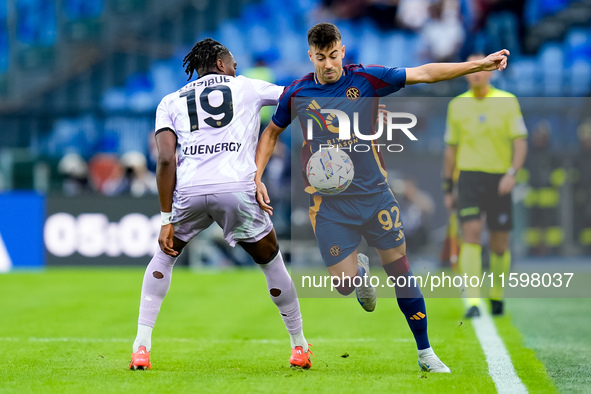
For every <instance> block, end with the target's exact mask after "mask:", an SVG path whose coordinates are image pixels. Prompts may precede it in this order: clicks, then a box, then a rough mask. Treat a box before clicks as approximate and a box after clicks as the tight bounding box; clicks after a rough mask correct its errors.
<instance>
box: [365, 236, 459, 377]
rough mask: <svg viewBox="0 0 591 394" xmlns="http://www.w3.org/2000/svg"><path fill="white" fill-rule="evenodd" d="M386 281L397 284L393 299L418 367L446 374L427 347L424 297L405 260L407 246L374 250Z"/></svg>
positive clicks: (440, 363) (435, 356)
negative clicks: (407, 330) (412, 342)
mask: <svg viewBox="0 0 591 394" xmlns="http://www.w3.org/2000/svg"><path fill="white" fill-rule="evenodd" d="M376 251H377V252H378V255H379V256H380V261H381V263H382V267H383V268H384V271H386V274H387V275H388V278H389V279H388V280H391V281H393V282H394V283H396V287H395V289H396V300H397V301H398V306H399V307H400V310H401V311H402V313H403V314H404V316H405V318H406V322H407V323H408V326H409V328H410V330H411V331H412V334H413V336H414V338H415V342H416V344H417V353H418V356H419V366H420V367H421V369H422V370H424V371H429V372H443V373H449V372H451V371H450V369H449V368H448V367H447V366H446V365H445V364H444V363H443V362H442V361H441V360H440V359H439V357H437V355H436V354H435V352H434V351H433V349H432V348H431V345H430V344H429V334H428V332H427V307H426V305H425V298H424V297H423V293H422V292H421V289H420V287H419V286H418V283H417V282H416V280H415V279H413V278H412V277H413V273H412V270H411V268H410V264H409V262H408V258H407V257H406V243H402V244H401V245H399V246H396V247H394V248H390V249H376Z"/></svg>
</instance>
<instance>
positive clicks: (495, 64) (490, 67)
mask: <svg viewBox="0 0 591 394" xmlns="http://www.w3.org/2000/svg"><path fill="white" fill-rule="evenodd" d="M509 55H510V53H509V51H508V50H507V49H502V50H500V51H498V52H495V53H491V54H490V55H488V56H487V57H485V58H484V59H482V71H494V70H499V71H503V70H504V69H506V68H507V56H509Z"/></svg>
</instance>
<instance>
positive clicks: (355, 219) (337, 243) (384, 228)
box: [310, 189, 404, 267]
mask: <svg viewBox="0 0 591 394" xmlns="http://www.w3.org/2000/svg"><path fill="white" fill-rule="evenodd" d="M310 221H311V222H312V227H313V228H314V233H315V234H316V241H317V242H318V247H319V248H320V254H321V255H322V259H323V260H324V263H325V264H326V266H327V267H330V266H331V265H335V264H337V263H338V262H340V261H342V260H343V259H344V258H345V257H347V256H349V255H350V254H351V253H353V251H354V250H355V249H357V247H358V246H359V242H361V237H362V236H363V238H365V240H366V241H367V244H368V245H369V246H371V247H374V248H377V249H384V250H385V249H391V248H395V247H397V246H400V245H402V244H403V243H404V233H403V232H402V228H403V226H402V219H401V218H400V206H399V205H398V202H397V201H396V199H395V198H394V195H393V194H392V192H391V191H390V190H389V189H388V190H384V191H383V192H379V193H373V194H362V195H355V196H351V195H345V196H310Z"/></svg>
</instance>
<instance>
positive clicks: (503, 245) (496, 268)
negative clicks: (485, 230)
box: [490, 231, 511, 315]
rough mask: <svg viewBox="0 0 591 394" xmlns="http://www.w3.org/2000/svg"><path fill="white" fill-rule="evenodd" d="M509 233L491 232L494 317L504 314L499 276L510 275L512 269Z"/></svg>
mask: <svg viewBox="0 0 591 394" xmlns="http://www.w3.org/2000/svg"><path fill="white" fill-rule="evenodd" d="M508 244H509V233H508V232H507V231H491V233H490V251H491V253H490V270H491V272H492V273H493V278H494V282H493V287H492V289H491V291H490V299H491V310H492V314H493V315H502V314H503V300H502V299H503V290H504V289H503V287H502V286H501V279H500V277H499V275H501V274H505V277H507V275H508V274H509V271H510V269H511V252H510V251H509V248H508Z"/></svg>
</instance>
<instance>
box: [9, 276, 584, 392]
mask: <svg viewBox="0 0 591 394" xmlns="http://www.w3.org/2000/svg"><path fill="white" fill-rule="evenodd" d="M142 276H143V274H142V270H140V269H100V270H99V269H50V270H47V271H46V272H43V273H16V274H9V275H2V276H0V295H1V297H0V319H1V320H0V323H1V324H0V392H14V393H22V392H32V391H35V392H60V393H62V392H63V393H81V392H88V393H91V392H92V393H96V392H102V393H118V392H129V391H138V388H140V387H141V388H142V390H147V391H146V392H158V393H160V392H162V393H163V392H171V393H177V392H197V391H212V392H214V391H215V392H229V391H238V390H240V391H243V392H300V391H310V392H334V391H337V390H338V391H339V392H351V393H359V392H360V391H371V392H409V393H411V392H455V393H462V392H479V393H487V392H495V387H494V384H493V381H492V379H491V378H490V376H489V375H488V373H487V371H488V365H487V364H486V361H485V359H484V355H483V351H482V349H481V347H480V345H479V343H478V340H477V338H476V336H475V334H474V331H473V329H472V327H471V323H470V322H469V321H463V320H462V319H461V316H462V313H463V306H462V303H461V301H460V300H458V299H430V300H428V301H427V307H428V312H429V325H430V337H431V344H432V346H433V347H434V349H435V350H436V352H437V353H438V355H439V356H440V357H441V358H442V360H444V362H445V363H446V364H447V365H448V366H450V368H451V369H452V374H451V375H447V374H428V373H423V372H420V370H419V367H418V365H417V357H416V349H415V345H414V341H413V340H412V336H411V334H410V331H409V330H408V327H407V325H406V323H405V321H404V319H403V317H402V314H401V313H400V311H399V310H398V307H397V305H396V301H395V299H380V300H378V307H377V309H376V311H375V312H373V313H367V312H364V311H363V310H362V309H361V308H360V307H359V305H358V304H357V302H356V300H355V299H352V298H348V299H302V300H301V306H302V313H303V317H304V327H305V334H306V337H307V339H308V340H309V342H310V343H312V344H314V346H313V348H312V350H313V351H314V353H315V354H316V357H315V358H313V367H312V369H311V370H309V371H300V370H293V369H290V368H289V367H288V358H289V355H290V348H289V339H288V336H287V332H286V331H285V328H284V326H283V323H282V321H281V318H280V316H279V315H278V312H277V310H276V307H275V305H274V304H273V303H272V302H271V301H270V299H269V297H268V296H267V294H266V286H265V280H264V276H263V275H262V273H260V272H258V271H257V270H241V271H229V272H220V273H194V272H191V271H187V270H183V269H177V270H176V271H175V273H174V275H173V283H172V287H171V290H170V292H169V295H168V297H167V298H166V300H165V301H164V304H163V308H162V311H161V313H160V316H159V319H158V322H157V325H156V328H155V330H154V336H153V343H152V347H153V348H152V363H153V369H152V370H150V371H129V370H128V369H127V366H128V362H129V357H130V353H131V344H132V342H133V339H134V336H135V330H136V324H137V311H138V301H139V291H140V286H141V280H142ZM587 301H588V300H550V301H549V300H509V302H508V304H509V305H508V306H509V311H510V313H511V315H510V316H507V317H504V318H501V319H496V325H497V329H498V331H499V334H500V335H501V337H502V338H503V340H504V342H505V344H506V346H507V348H508V350H509V354H510V355H511V357H512V359H513V364H514V365H515V369H516V371H517V373H518V375H519V377H520V378H521V379H522V381H523V382H524V384H525V385H526V387H527V388H528V389H529V390H530V392H555V391H556V389H555V388H554V384H556V385H557V388H558V391H559V392H562V391H568V392H571V391H575V392H576V391H579V392H585V391H586V390H587V389H588V387H589V383H590V382H591V378H590V372H589V369H588V368H587V367H586V366H587V365H589V363H588V362H589V361H590V360H589V359H590V358H591V357H590V356H589V354H591V352H589V350H590V349H589V348H590V344H591V338H590V336H589V328H588V316H589V312H591V307H590V306H589V302H587ZM571 305H574V306H571ZM549 306H551V307H549ZM549 309H551V313H549ZM574 311H576V313H574ZM546 316H548V317H549V319H546V320H544V319H543V317H546ZM565 321H567V323H565ZM514 322H515V324H514ZM460 323H461V324H460ZM565 325H567V326H568V329H566V330H565V329H564V327H565ZM524 344H525V345H526V346H529V347H530V348H531V349H533V350H535V352H536V353H537V354H538V355H539V358H540V360H541V361H543V363H544V364H542V362H540V361H538V360H537V359H536V353H534V351H533V350H530V349H528V348H526V347H524ZM577 349H578V350H577ZM580 351H582V352H584V353H585V354H584V355H582V356H577V357H573V353H575V354H577V355H579V354H580ZM344 355H348V357H342V356H344ZM565 369H566V371H565ZM546 370H548V371H549V375H550V377H551V378H552V379H553V380H554V382H552V381H551V379H550V377H548V374H547V373H546ZM564 372H567V374H566V376H565V374H564ZM568 372H570V374H569V373H568Z"/></svg>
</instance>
